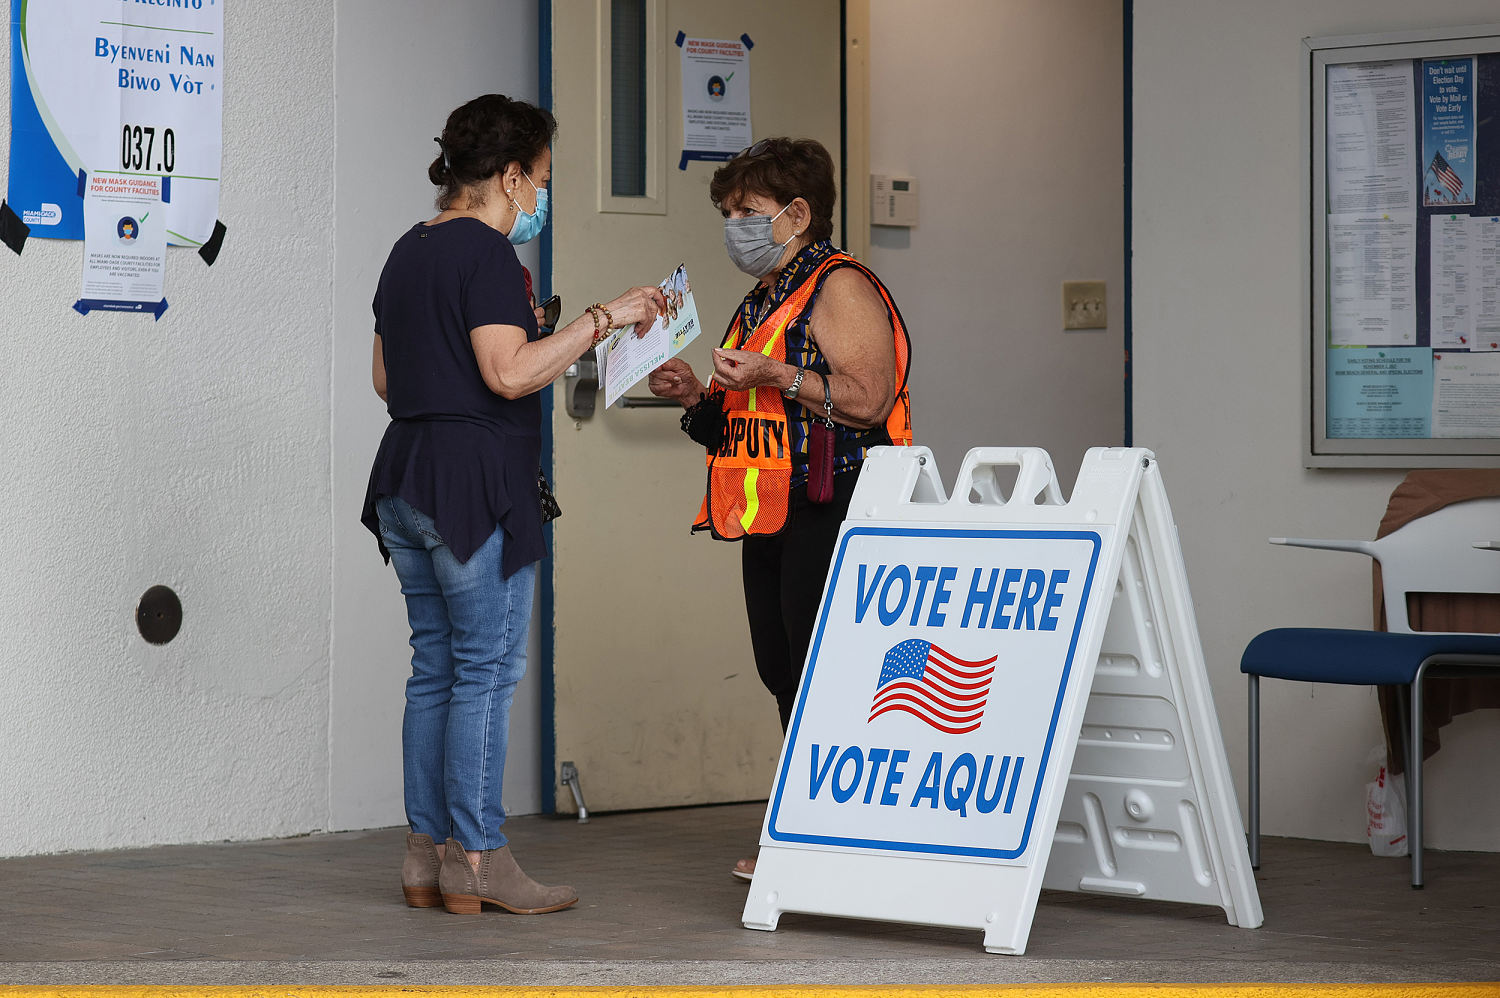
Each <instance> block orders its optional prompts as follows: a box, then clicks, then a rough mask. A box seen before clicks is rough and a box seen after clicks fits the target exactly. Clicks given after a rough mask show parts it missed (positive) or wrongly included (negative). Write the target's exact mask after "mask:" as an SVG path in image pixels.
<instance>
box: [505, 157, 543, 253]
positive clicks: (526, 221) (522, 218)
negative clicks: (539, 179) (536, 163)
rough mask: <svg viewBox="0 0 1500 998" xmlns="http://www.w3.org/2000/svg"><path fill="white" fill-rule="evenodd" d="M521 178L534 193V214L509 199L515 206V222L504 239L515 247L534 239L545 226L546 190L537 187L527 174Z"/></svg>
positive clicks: (517, 202) (513, 199) (514, 200)
mask: <svg viewBox="0 0 1500 998" xmlns="http://www.w3.org/2000/svg"><path fill="white" fill-rule="evenodd" d="M521 176H523V177H525V178H526V182H527V183H528V184H530V185H531V189H532V190H534V191H536V213H535V214H533V213H531V212H528V211H527V210H526V209H525V208H522V207H521V203H520V202H519V201H517V200H516V199H515V198H511V199H510V203H511V204H513V205H515V206H516V221H515V224H513V225H512V226H511V227H510V231H509V232H507V233H506V234H505V238H507V239H509V240H510V241H511V242H512V243H514V244H515V245H517V246H519V245H521V244H522V243H528V242H530V241H531V240H533V239H535V238H536V237H537V235H538V234H539V233H540V232H541V231H542V226H544V225H546V224H547V190H546V188H544V187H538V186H537V185H536V181H534V180H532V179H531V175H530V174H529V173H525V172H523V173H522V174H521Z"/></svg>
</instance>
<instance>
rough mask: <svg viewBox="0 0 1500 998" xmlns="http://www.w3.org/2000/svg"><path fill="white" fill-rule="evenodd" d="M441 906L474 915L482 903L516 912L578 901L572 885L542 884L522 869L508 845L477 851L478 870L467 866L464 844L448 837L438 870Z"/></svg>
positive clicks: (552, 908) (554, 908) (551, 908)
mask: <svg viewBox="0 0 1500 998" xmlns="http://www.w3.org/2000/svg"><path fill="white" fill-rule="evenodd" d="M438 887H439V889H440V890H441V891H442V895H443V907H444V908H447V909H448V910H449V911H451V912H453V913H454V914H456V915H475V914H478V913H479V908H480V906H481V905H482V904H493V905H499V906H500V907H501V908H504V909H505V910H506V911H510V912H514V913H515V914H517V915H540V914H542V913H543V912H548V911H561V910H562V909H564V908H566V907H568V906H569V905H571V904H574V903H576V902H577V901H578V892H577V891H575V890H573V888H571V887H544V886H542V885H541V884H539V883H537V882H536V881H535V880H532V879H531V878H530V877H528V876H526V874H525V873H522V872H521V868H520V867H519V866H517V865H516V860H515V857H513V856H512V855H511V854H510V846H502V847H501V848H499V849H486V850H485V851H484V852H482V853H480V854H479V872H478V873H477V874H476V873H475V872H474V868H473V867H472V866H470V865H469V858H468V857H467V856H465V855H464V847H463V846H462V845H460V844H459V843H458V841H457V840H455V839H449V840H448V844H447V846H446V851H445V852H444V854H443V866H442V869H441V870H440V871H439V873H438Z"/></svg>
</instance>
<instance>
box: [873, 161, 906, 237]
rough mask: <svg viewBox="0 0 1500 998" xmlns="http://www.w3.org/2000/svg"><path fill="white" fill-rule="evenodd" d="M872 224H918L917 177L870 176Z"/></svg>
mask: <svg viewBox="0 0 1500 998" xmlns="http://www.w3.org/2000/svg"><path fill="white" fill-rule="evenodd" d="M870 224H871V225H902V226H907V227H910V226H913V225H916V224H917V180H916V178H915V177H889V176H882V175H880V174H878V173H876V174H872V175H871V176H870Z"/></svg>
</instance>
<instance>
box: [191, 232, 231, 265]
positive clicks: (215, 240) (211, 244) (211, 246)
mask: <svg viewBox="0 0 1500 998" xmlns="http://www.w3.org/2000/svg"><path fill="white" fill-rule="evenodd" d="M227 231H229V230H228V229H226V228H224V223H223V222H219V221H215V222H214V234H213V235H211V236H209V237H208V242H206V243H204V244H203V245H202V246H199V247H198V255H199V256H201V257H203V262H204V263H206V264H208V265H209V266H210V267H212V266H213V265H214V261H215V260H217V259H218V258H219V250H220V249H222V248H223V247H224V233H225V232H227Z"/></svg>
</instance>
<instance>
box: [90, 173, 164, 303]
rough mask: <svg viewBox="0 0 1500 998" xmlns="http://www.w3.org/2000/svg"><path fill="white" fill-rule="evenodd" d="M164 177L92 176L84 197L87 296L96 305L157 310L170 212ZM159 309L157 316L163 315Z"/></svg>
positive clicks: (104, 174)
mask: <svg viewBox="0 0 1500 998" xmlns="http://www.w3.org/2000/svg"><path fill="white" fill-rule="evenodd" d="M161 194H162V181H161V178H160V177H138V176H125V175H121V174H114V173H93V174H90V175H89V180H88V187H87V188H86V189H85V191H84V197H83V299H84V302H86V303H88V304H89V305H90V307H93V308H104V309H110V310H114V311H132V312H144V311H154V310H155V309H154V308H147V307H142V306H143V305H145V306H156V305H157V304H158V303H159V302H160V301H161V298H162V292H161V288H162V274H163V272H164V270H165V261H166V256H167V215H166V212H165V211H164V210H163V209H164V208H165V207H166V206H165V205H164V204H162V200H161ZM160 317H161V315H160V312H158V313H157V318H160Z"/></svg>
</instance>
